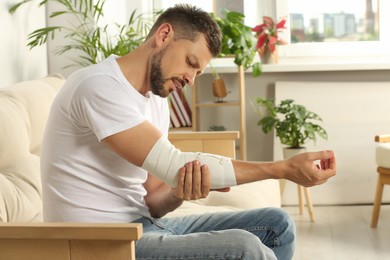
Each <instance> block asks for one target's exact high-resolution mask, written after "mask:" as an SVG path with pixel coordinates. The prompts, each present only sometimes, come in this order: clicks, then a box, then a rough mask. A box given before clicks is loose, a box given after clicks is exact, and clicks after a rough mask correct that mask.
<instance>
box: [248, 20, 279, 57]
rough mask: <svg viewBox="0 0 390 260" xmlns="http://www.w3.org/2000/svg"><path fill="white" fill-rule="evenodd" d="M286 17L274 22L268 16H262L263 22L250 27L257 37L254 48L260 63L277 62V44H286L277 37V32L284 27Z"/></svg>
mask: <svg viewBox="0 0 390 260" xmlns="http://www.w3.org/2000/svg"><path fill="white" fill-rule="evenodd" d="M285 24H286V19H282V20H281V21H280V22H278V23H277V24H275V22H274V20H273V19H272V18H271V17H269V16H263V23H262V24H260V25H257V26H255V27H254V28H252V31H253V32H255V36H256V38H257V44H256V49H257V51H258V53H259V55H260V58H261V60H262V63H278V52H277V48H276V46H277V45H282V44H283V45H284V44H287V42H286V41H285V40H283V39H282V38H281V37H279V33H280V32H281V31H283V30H285V29H286V27H285Z"/></svg>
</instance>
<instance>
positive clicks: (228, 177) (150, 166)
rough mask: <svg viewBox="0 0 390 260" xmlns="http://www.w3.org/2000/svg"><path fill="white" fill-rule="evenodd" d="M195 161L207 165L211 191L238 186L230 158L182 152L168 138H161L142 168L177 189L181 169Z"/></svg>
mask: <svg viewBox="0 0 390 260" xmlns="http://www.w3.org/2000/svg"><path fill="white" fill-rule="evenodd" d="M194 160H199V162H200V164H201V165H204V164H206V165H207V166H208V167H209V171H210V177H211V189H220V188H226V187H231V186H235V185H237V181H236V175H235V173H234V169H233V164H232V160H231V159H230V158H227V157H223V156H219V155H215V154H207V153H192V152H181V151H180V150H179V149H176V148H175V147H174V146H173V145H172V144H171V143H170V142H169V141H168V140H167V138H166V137H161V138H160V139H159V140H158V141H157V142H156V143H155V144H154V146H153V147H152V149H151V150H150V152H149V154H148V156H147V157H146V159H145V161H144V163H143V164H142V166H141V167H142V168H143V169H145V170H147V171H148V172H150V173H152V174H154V175H155V176H156V177H158V178H159V179H161V180H162V181H164V182H165V183H167V184H169V185H170V186H172V187H176V185H177V176H178V173H179V169H180V168H181V167H183V166H184V165H185V164H186V163H187V162H192V161H194Z"/></svg>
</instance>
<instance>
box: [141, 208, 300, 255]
mask: <svg viewBox="0 0 390 260" xmlns="http://www.w3.org/2000/svg"><path fill="white" fill-rule="evenodd" d="M134 222H138V223H142V224H143V228H144V235H143V237H142V238H141V239H140V240H139V241H137V242H136V256H137V259H138V260H142V259H247V260H260V259H267V260H269V259H281V260H284V259H291V258H292V256H293V253H294V238H295V225H294V222H293V221H292V219H291V218H290V216H289V215H288V214H287V213H286V212H285V211H283V210H282V209H278V208H263V209H255V210H247V211H233V212H224V213H211V214H203V215H191V216H185V217H177V218H161V219H149V218H141V219H139V220H137V221H134Z"/></svg>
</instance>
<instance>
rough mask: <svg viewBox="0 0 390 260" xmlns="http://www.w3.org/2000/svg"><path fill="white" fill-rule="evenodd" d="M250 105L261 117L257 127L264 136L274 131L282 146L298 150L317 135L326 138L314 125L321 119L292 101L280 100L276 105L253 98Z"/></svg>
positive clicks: (322, 130)
mask: <svg viewBox="0 0 390 260" xmlns="http://www.w3.org/2000/svg"><path fill="white" fill-rule="evenodd" d="M252 105H253V107H254V109H255V111H257V112H258V113H259V114H260V117H261V118H260V120H259V121H258V122H257V125H259V126H260V127H261V129H262V130H263V132H264V133H266V134H267V133H269V132H271V131H272V130H275V133H276V136H277V137H279V139H280V142H281V143H282V144H284V145H287V146H289V147H292V148H298V147H302V145H304V144H305V143H306V142H307V141H308V140H312V141H314V142H315V141H316V139H317V135H318V136H319V137H321V138H324V139H327V138H328V135H327V132H326V131H325V129H324V128H322V127H321V126H320V125H317V124H315V123H314V121H322V119H321V117H319V116H318V115H317V114H316V113H314V112H311V111H309V110H307V109H306V107H304V106H303V105H299V104H295V103H294V100H292V99H286V100H282V101H281V102H280V104H279V105H276V104H275V101H274V100H273V99H264V98H262V97H255V98H254V99H253V102H252ZM264 112H265V113H264Z"/></svg>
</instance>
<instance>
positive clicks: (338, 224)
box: [283, 205, 390, 260]
mask: <svg viewBox="0 0 390 260" xmlns="http://www.w3.org/2000/svg"><path fill="white" fill-rule="evenodd" d="M283 208H284V209H285V210H286V211H287V212H289V213H290V214H291V216H292V217H293V219H294V220H295V223H296V227H297V240H296V243H297V244H296V251H295V255H294V258H293V260H306V259H307V260H313V259H315V260H355V259H356V260H390V205H382V207H381V212H380V216H379V222H378V228H376V229H372V228H371V227H370V224H371V214H372V206H371V205H370V206H366V205H364V206H355V205H354V206H315V207H314V212H315V217H316V221H315V223H311V222H310V220H309V216H308V213H307V210H306V208H305V212H304V215H299V212H298V207H292V206H291V207H290V206H289V207H283Z"/></svg>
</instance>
